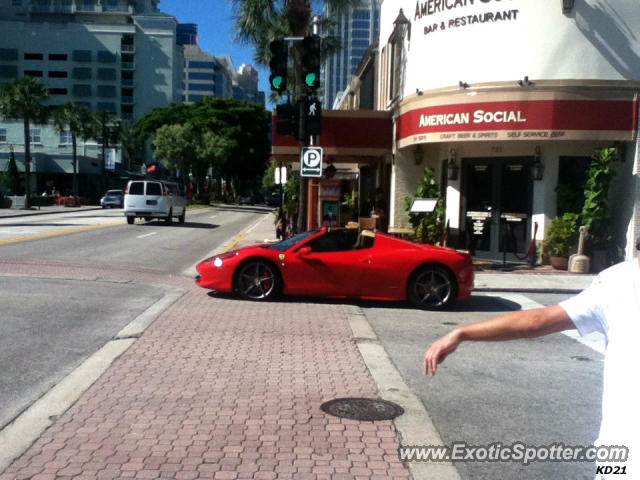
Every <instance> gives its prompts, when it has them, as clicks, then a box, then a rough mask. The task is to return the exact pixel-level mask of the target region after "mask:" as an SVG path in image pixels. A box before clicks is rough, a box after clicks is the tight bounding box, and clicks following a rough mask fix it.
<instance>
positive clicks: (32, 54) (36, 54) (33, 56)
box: [24, 53, 43, 60]
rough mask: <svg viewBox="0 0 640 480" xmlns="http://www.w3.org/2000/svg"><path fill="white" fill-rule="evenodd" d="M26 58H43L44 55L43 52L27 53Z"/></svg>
mask: <svg viewBox="0 0 640 480" xmlns="http://www.w3.org/2000/svg"><path fill="white" fill-rule="evenodd" d="M24 59H25V60H42V59H43V55H42V54H41V53H25V54H24Z"/></svg>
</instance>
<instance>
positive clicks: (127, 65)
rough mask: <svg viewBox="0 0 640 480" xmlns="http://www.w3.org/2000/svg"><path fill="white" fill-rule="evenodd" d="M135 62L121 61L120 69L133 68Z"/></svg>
mask: <svg viewBox="0 0 640 480" xmlns="http://www.w3.org/2000/svg"><path fill="white" fill-rule="evenodd" d="M134 69H135V64H134V63H133V62H122V70H134Z"/></svg>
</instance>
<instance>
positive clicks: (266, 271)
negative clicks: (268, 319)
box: [234, 260, 280, 300]
mask: <svg viewBox="0 0 640 480" xmlns="http://www.w3.org/2000/svg"><path fill="white" fill-rule="evenodd" d="M279 282H280V277H279V276H278V272H277V271H276V268H275V267H274V266H273V265H271V264H270V263H268V262H265V261H262V260H252V261H249V262H247V263H245V264H243V265H241V266H240V268H239V269H238V271H237V272H236V275H235V281H234V286H235V289H236V290H237V291H238V292H240V295H242V296H243V297H245V298H247V299H249V300H267V299H271V298H273V297H275V296H276V294H277V293H278V289H279V287H280V283H279Z"/></svg>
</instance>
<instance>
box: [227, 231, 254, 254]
mask: <svg viewBox="0 0 640 480" xmlns="http://www.w3.org/2000/svg"><path fill="white" fill-rule="evenodd" d="M247 233H249V232H246V233H243V234H242V235H240V236H239V237H237V238H236V239H235V240H234V241H233V242H231V243H230V244H229V245H227V246H226V247H224V249H223V250H222V252H220V253H225V252H228V251H229V250H233V247H235V246H236V245H237V244H239V243H240V242H241V241H242V240H244V237H246V236H247Z"/></svg>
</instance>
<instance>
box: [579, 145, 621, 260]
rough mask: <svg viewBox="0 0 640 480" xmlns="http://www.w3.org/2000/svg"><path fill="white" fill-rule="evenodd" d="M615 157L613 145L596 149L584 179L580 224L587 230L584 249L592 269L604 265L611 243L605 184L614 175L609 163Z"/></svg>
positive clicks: (608, 184) (609, 182) (609, 181)
mask: <svg viewBox="0 0 640 480" xmlns="http://www.w3.org/2000/svg"><path fill="white" fill-rule="evenodd" d="M616 159H617V151H616V149H615V148H613V147H611V148H602V149H598V150H596V152H595V154H594V155H593V157H592V160H591V165H590V166H589V173H588V177H587V181H586V183H585V186H584V206H583V207H582V214H581V217H582V224H583V225H585V226H586V227H587V228H588V229H589V238H588V242H587V249H588V250H589V252H590V254H591V256H592V258H593V260H592V262H591V266H592V269H593V270H594V271H596V272H598V271H600V270H603V269H604V268H606V267H607V265H608V263H609V259H608V258H607V250H608V249H609V247H610V245H611V235H610V234H609V232H610V217H609V206H608V203H607V200H608V197H609V187H610V185H611V181H612V179H613V177H614V175H615V171H614V169H613V165H612V164H613V162H614V161H615V160H616Z"/></svg>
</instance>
